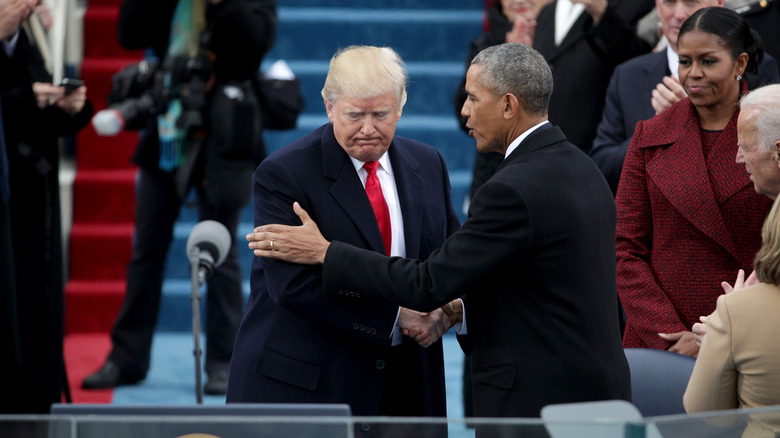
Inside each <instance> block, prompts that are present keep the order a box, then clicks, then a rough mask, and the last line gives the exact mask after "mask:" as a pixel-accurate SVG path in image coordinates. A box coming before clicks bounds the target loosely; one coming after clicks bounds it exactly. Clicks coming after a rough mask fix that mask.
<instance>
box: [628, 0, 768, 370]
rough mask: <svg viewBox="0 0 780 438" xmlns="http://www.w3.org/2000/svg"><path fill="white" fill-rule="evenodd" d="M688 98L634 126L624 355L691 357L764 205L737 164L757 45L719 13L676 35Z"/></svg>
mask: <svg viewBox="0 0 780 438" xmlns="http://www.w3.org/2000/svg"><path fill="white" fill-rule="evenodd" d="M678 46H679V53H678V55H679V59H680V67H679V75H680V81H681V82H682V84H683V86H684V88H685V91H686V93H687V94H688V96H689V97H688V98H686V99H683V100H681V101H680V102H678V103H677V104H675V105H674V106H672V107H670V108H669V109H667V110H666V111H664V112H663V113H661V114H658V115H656V116H655V117H653V118H652V119H650V120H647V121H643V122H639V123H638V124H637V127H636V131H635V133H634V136H633V139H632V141H631V145H630V146H629V149H628V153H627V155H626V161H625V165H624V168H623V175H624V176H623V177H621V181H620V185H619V187H618V193H617V198H616V202H617V213H618V223H617V257H618V260H617V286H618V294H619V296H620V299H621V301H622V303H623V306H624V308H625V311H626V316H627V321H626V329H625V334H624V337H623V346H624V347H642V348H656V349H668V350H670V351H675V352H678V353H682V354H687V355H690V356H696V354H697V353H698V347H697V346H696V343H695V341H694V339H693V333H692V332H691V331H690V330H691V329H690V327H691V326H692V325H693V324H694V323H696V322H698V318H699V316H700V315H709V314H710V313H712V311H713V310H714V309H715V301H716V300H717V297H718V295H720V294H721V293H723V290H722V288H721V286H720V283H721V282H722V281H723V280H726V279H731V278H733V276H734V274H735V273H736V272H737V270H738V269H745V270H748V269H749V268H750V267H751V263H752V260H753V257H754V255H755V253H756V251H757V250H758V248H759V247H760V244H761V239H760V234H761V233H760V231H761V225H762V223H763V221H764V218H765V217H766V214H767V213H768V211H769V208H770V206H771V202H770V201H769V200H768V199H767V198H766V197H763V196H759V195H758V194H756V193H755V191H754V189H753V185H752V183H751V182H750V178H749V176H748V174H747V173H746V172H745V171H744V169H743V168H742V167H741V166H740V165H739V164H737V163H736V162H735V155H736V153H737V148H738V146H737V116H738V113H739V109H738V105H737V101H738V100H739V97H740V96H741V94H742V93H744V92H746V91H747V87H746V86H745V84H744V82H743V81H742V75H743V74H744V72H745V71H746V70H747V71H752V72H755V71H756V69H757V66H758V64H759V62H760V61H761V57H762V55H763V47H762V43H761V40H760V38H759V37H758V36H757V35H756V34H755V33H753V32H752V31H751V30H750V28H749V27H748V25H747V23H746V22H745V20H744V19H743V18H742V17H740V16H739V15H738V14H736V13H734V12H733V11H731V10H729V9H727V8H720V7H710V8H704V9H701V10H699V11H697V12H696V13H695V14H693V15H692V16H691V17H690V18H688V20H686V21H685V22H684V23H683V25H682V27H681V28H680V34H679V37H678Z"/></svg>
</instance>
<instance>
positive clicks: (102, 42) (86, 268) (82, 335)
mask: <svg viewBox="0 0 780 438" xmlns="http://www.w3.org/2000/svg"><path fill="white" fill-rule="evenodd" d="M120 3H121V0H91V1H90V2H89V7H88V8H87V10H86V12H85V14H84V60H83V63H82V65H81V77H82V79H84V82H85V84H86V86H87V96H88V98H89V100H90V101H91V102H92V104H93V105H94V106H95V110H96V111H99V110H101V109H104V108H105V107H106V97H107V96H108V94H109V91H110V89H111V76H112V75H113V74H114V73H115V72H116V71H118V70H119V69H121V68H122V67H124V66H125V65H127V64H129V63H131V62H135V61H137V60H138V59H140V58H141V57H142V55H143V53H142V52H140V51H135V52H131V51H127V50H124V49H122V48H121V47H120V46H119V43H118V41H117V25H116V21H117V15H118V11H119V4H120ZM136 140H137V134H136V133H135V132H125V133H122V134H120V135H119V136H117V137H99V136H98V135H97V134H96V133H95V131H94V130H93V129H92V126H88V127H86V128H85V129H83V130H82V131H81V132H80V133H79V135H78V138H77V153H76V178H75V181H74V183H73V228H72V229H71V230H70V248H69V261H70V267H69V281H68V283H67V284H66V286H65V363H66V366H67V371H68V381H69V383H70V388H71V395H72V397H73V401H74V403H110V402H111V397H112V391H111V390H105V391H84V390H82V389H81V381H82V380H83V379H84V377H85V376H86V375H88V374H90V373H92V372H94V371H96V370H97V369H98V368H99V367H100V365H101V364H102V363H103V361H104V360H105V358H106V355H107V354H108V351H109V349H110V346H111V345H110V344H111V343H110V340H109V332H110V330H111V326H112V324H113V322H114V318H115V317H116V314H117V312H118V311H119V307H120V306H121V304H122V298H123V296H124V291H125V272H126V266H127V262H128V260H129V259H130V253H131V239H132V233H133V209H134V202H135V193H134V184H135V174H136V171H135V168H134V167H133V166H131V164H130V161H129V158H130V155H131V154H132V152H133V149H134V147H135V143H136Z"/></svg>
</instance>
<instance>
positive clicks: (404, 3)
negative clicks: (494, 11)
mask: <svg viewBox="0 0 780 438" xmlns="http://www.w3.org/2000/svg"><path fill="white" fill-rule="evenodd" d="M324 3H325V2H323V1H322V0H284V6H292V7H296V8H298V7H308V8H322V5H323V4H324ZM277 4H282V2H277ZM327 4H328V6H331V7H334V8H347V7H360V8H367V9H432V8H436V9H438V10H441V9H445V10H462V9H468V10H477V13H481V12H482V10H481V8H482V7H484V5H485V1H484V0H447V1H442V0H427V1H426V0H328V2H327ZM431 12H433V13H434V14H435V13H436V12H437V11H431Z"/></svg>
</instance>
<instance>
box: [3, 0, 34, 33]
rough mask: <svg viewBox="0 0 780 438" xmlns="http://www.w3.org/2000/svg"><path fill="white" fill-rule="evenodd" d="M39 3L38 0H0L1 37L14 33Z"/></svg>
mask: <svg viewBox="0 0 780 438" xmlns="http://www.w3.org/2000/svg"><path fill="white" fill-rule="evenodd" d="M37 4H38V2H37V0H36V1H32V0H0V39H6V38H8V37H10V36H12V35H14V34H15V33H16V31H17V30H18V29H19V26H20V25H21V24H22V21H24V20H25V19H26V18H27V17H29V16H30V14H32V12H33V10H34V8H35V6H36V5H37Z"/></svg>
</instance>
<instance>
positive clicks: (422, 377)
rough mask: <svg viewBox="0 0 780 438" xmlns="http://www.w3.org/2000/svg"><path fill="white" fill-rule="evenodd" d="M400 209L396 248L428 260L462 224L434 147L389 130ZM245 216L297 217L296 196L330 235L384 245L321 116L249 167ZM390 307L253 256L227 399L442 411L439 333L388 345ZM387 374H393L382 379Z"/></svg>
mask: <svg viewBox="0 0 780 438" xmlns="http://www.w3.org/2000/svg"><path fill="white" fill-rule="evenodd" d="M388 155H389V157H390V161H391V163H392V169H393V173H394V178H395V182H396V187H397V190H398V198H399V203H400V208H401V212H402V215H403V225H404V237H405V241H406V254H407V255H408V256H409V257H413V258H422V259H424V258H426V257H427V256H428V254H430V253H431V252H432V251H433V250H435V249H437V248H439V247H440V246H441V245H442V243H443V242H444V239H446V237H447V236H448V235H450V234H451V233H453V232H455V230H457V229H458V227H459V226H460V223H459V221H458V219H457V215H456V214H455V211H454V210H453V208H452V204H451V202H450V183H449V177H448V174H447V168H446V166H445V164H444V160H443V159H442V157H441V155H440V154H439V152H438V151H437V150H436V149H434V148H432V147H430V146H427V145H424V144H423V143H420V142H417V141H413V140H408V139H404V138H400V137H397V136H396V137H395V138H394V139H393V143H392V145H391V146H390V149H389V151H388ZM254 197H255V225H257V226H259V225H263V224H269V223H281V224H290V225H297V224H300V220H299V219H298V217H297V216H296V215H295V213H294V212H293V210H292V204H293V202H294V201H298V202H299V203H300V204H301V206H302V207H303V208H304V209H305V210H306V211H307V212H308V213H309V214H310V215H311V217H312V218H313V219H314V220H315V221H316V222H317V225H318V226H319V228H320V231H322V233H323V235H324V236H326V238H328V239H333V240H340V241H343V242H348V243H350V244H352V245H356V246H358V247H360V248H366V249H367V250H368V251H378V252H381V253H382V254H384V251H385V250H384V244H383V243H382V236H381V233H380V232H379V227H378V225H377V222H376V219H375V216H374V213H373V210H372V208H371V204H370V203H369V201H368V197H367V196H366V192H365V189H364V188H363V186H362V184H361V182H360V178H359V177H358V175H357V172H355V168H354V166H353V164H352V162H351V161H350V159H349V156H348V155H347V153H346V152H345V151H344V150H343V149H342V148H341V146H339V144H338V143H337V141H336V139H335V137H334V135H333V127H332V125H330V124H327V125H324V126H322V127H320V128H318V129H316V130H315V131H313V132H311V133H310V134H308V135H307V136H305V137H303V138H301V139H300V140H297V141H296V142H294V143H292V144H290V145H288V146H286V147H284V148H282V149H281V150H279V151H277V152H276V153H274V154H271V155H270V156H269V157H268V158H266V159H265V160H264V161H263V162H262V164H260V166H259V167H258V168H257V170H256V171H255V173H254ZM397 314H398V306H397V305H396V304H391V303H389V302H388V301H386V300H384V299H382V298H381V297H380V298H379V299H361V298H359V297H357V296H356V295H355V294H342V295H326V294H325V293H323V290H322V269H321V267H319V266H316V267H313V266H303V265H297V264H290V263H286V262H280V261H274V260H271V259H263V258H259V257H258V258H255V259H254V261H253V264H252V277H251V295H250V298H249V303H248V306H247V310H246V314H245V316H244V320H243V322H242V324H241V328H240V329H239V332H238V336H237V339H236V346H235V349H234V352H233V359H232V363H231V371H230V384H229V387H228V395H227V400H228V402H294V403H348V404H350V406H351V407H352V413H353V414H355V415H380V414H386V413H387V412H383V411H382V410H381V409H380V402H381V401H382V400H381V396H382V394H383V393H384V394H385V400H384V401H385V402H387V401H388V400H393V402H392V403H391V404H392V405H394V407H395V408H396V409H402V410H403V411H402V412H399V411H394V414H396V415H410V416H411V415H415V416H445V415H446V406H445V400H446V398H445V393H444V390H445V385H444V363H443V357H442V346H441V342H437V343H435V344H434V345H432V346H431V347H429V348H427V349H423V348H421V347H419V346H418V345H417V344H416V343H414V342H413V341H411V340H410V339H409V338H405V339H404V344H403V345H401V346H400V347H391V346H390V335H391V331H392V328H393V325H394V322H395V319H396V316H397ZM389 374H394V375H395V376H399V375H402V376H403V379H402V380H401V381H400V382H399V381H398V380H396V381H395V382H394V383H392V384H390V383H389V382H388V376H389Z"/></svg>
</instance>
